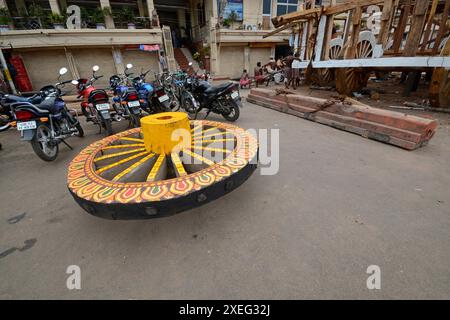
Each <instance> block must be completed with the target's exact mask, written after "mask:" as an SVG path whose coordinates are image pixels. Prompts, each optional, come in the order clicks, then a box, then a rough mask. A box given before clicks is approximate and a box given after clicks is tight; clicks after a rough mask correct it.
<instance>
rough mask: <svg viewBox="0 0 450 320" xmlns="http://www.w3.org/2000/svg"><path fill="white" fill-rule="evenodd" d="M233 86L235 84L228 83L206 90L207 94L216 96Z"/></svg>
mask: <svg viewBox="0 0 450 320" xmlns="http://www.w3.org/2000/svg"><path fill="white" fill-rule="evenodd" d="M232 85H233V83H231V82H228V83H222V84H219V85H218V86H211V87H209V88H208V89H206V90H205V93H206V94H215V93H217V92H220V91H223V90H225V89H227V88H228V87H231V86H232Z"/></svg>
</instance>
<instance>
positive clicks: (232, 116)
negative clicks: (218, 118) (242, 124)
mask: <svg viewBox="0 0 450 320" xmlns="http://www.w3.org/2000/svg"><path fill="white" fill-rule="evenodd" d="M228 106H229V108H230V113H229V114H222V116H223V117H224V118H225V119H226V120H228V121H231V122H234V121H236V120H237V119H238V118H239V115H240V111H239V107H238V106H237V105H236V104H235V103H234V102H229V104H228Z"/></svg>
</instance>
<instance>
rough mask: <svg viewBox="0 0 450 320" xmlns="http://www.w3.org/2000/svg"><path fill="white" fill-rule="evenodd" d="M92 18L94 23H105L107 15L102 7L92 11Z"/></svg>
mask: <svg viewBox="0 0 450 320" xmlns="http://www.w3.org/2000/svg"><path fill="white" fill-rule="evenodd" d="M91 18H92V22H94V23H105V14H104V12H103V9H102V8H100V7H97V8H95V9H94V11H92V14H91Z"/></svg>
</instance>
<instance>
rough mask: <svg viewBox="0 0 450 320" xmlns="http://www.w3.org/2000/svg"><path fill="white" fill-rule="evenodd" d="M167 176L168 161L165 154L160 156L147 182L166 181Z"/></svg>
mask: <svg viewBox="0 0 450 320" xmlns="http://www.w3.org/2000/svg"><path fill="white" fill-rule="evenodd" d="M166 176H167V159H166V156H165V155H164V154H160V155H159V157H158V160H156V162H155V164H154V165H153V168H152V170H150V173H149V174H148V176H147V181H149V182H153V181H158V180H164V179H165V178H166Z"/></svg>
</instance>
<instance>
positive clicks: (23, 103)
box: [2, 68, 84, 161]
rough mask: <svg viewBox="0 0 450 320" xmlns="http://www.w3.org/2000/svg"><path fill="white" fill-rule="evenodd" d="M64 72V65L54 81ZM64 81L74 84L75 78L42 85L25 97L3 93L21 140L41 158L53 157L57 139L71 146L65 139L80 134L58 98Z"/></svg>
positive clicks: (51, 159) (69, 113)
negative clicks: (34, 92)
mask: <svg viewBox="0 0 450 320" xmlns="http://www.w3.org/2000/svg"><path fill="white" fill-rule="evenodd" d="M66 73H67V68H61V69H60V70H59V77H58V81H60V78H61V77H62V76H63V75H64V74H66ZM68 83H72V84H75V85H76V84H78V81H77V80H68V81H63V82H58V83H56V84H55V85H49V86H45V87H43V88H42V89H41V90H40V91H39V93H38V94H36V95H34V96H31V97H27V98H26V97H20V96H14V95H5V96H4V97H3V99H2V105H8V107H10V108H11V111H12V113H13V114H14V119H15V121H16V126H17V130H19V131H20V132H21V137H22V139H21V140H22V141H29V142H30V143H31V146H32V148H33V150H34V152H35V153H36V155H37V156H38V157H39V158H41V159H42V160H44V161H53V160H55V159H56V157H57V156H58V152H59V147H58V146H59V143H61V142H62V143H64V144H65V145H67V146H68V147H69V148H70V149H72V147H71V146H70V145H69V144H68V143H67V142H66V141H65V139H67V138H69V137H71V136H74V135H76V136H78V137H82V136H83V135H84V132H83V128H82V127H81V125H80V123H79V122H78V119H76V118H75V117H74V116H73V115H72V113H71V112H70V111H69V110H68V109H67V106H66V104H65V102H64V100H63V99H62V98H61V97H62V93H61V88H63V87H64V85H66V84H68Z"/></svg>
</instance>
